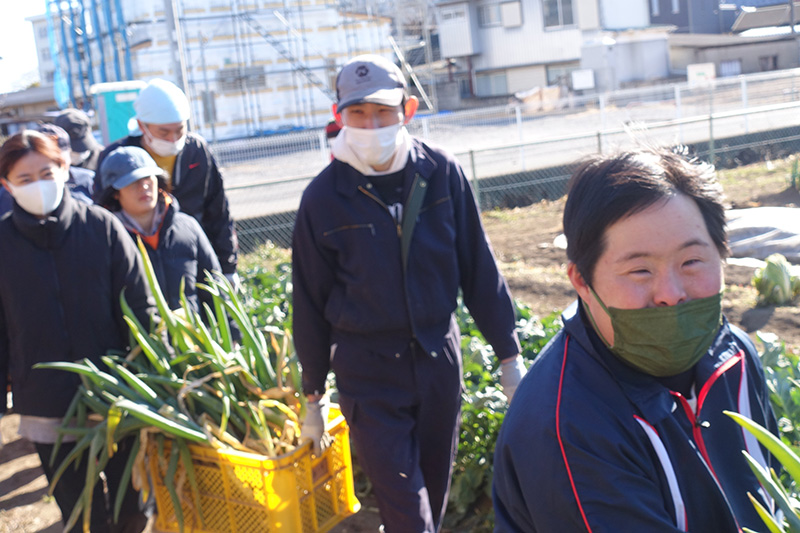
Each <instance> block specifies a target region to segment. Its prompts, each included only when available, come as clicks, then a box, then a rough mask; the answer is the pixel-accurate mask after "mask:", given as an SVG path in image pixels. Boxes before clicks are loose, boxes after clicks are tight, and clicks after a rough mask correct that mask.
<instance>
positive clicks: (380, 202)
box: [358, 185, 427, 353]
mask: <svg viewBox="0 0 800 533" xmlns="http://www.w3.org/2000/svg"><path fill="white" fill-rule="evenodd" d="M358 190H359V191H361V192H362V193H364V194H365V195H366V196H367V197H368V198H371V199H373V200H374V201H376V202H378V205H380V206H381V207H383V209H384V210H386V212H387V213H388V214H389V216H390V217H392V220H394V227H395V229H396V230H397V239H398V243H399V242H400V241H401V240H402V238H403V226H402V221H400V220H397V219H396V218H395V217H394V215H393V214H392V210H391V209H389V206H388V205H386V203H384V201H383V200H381V199H380V198H379V197H378V196H377V195H376V194H374V193H373V192H372V191H370V190H368V189H367V188H366V187H364V186H363V185H359V186H358ZM401 255H402V253H401ZM401 262H402V259H401ZM400 266H401V269H400V271H401V272H403V294H404V295H405V297H406V312H407V313H408V326H409V328H411V338H413V339H414V340H415V341H416V340H417V332H416V330H415V329H414V317H413V316H411V305H410V304H409V301H408V283H407V280H406V277H405V269H404V268H402V266H403V265H400ZM423 351H425V349H424V348H423ZM426 353H427V352H426Z"/></svg>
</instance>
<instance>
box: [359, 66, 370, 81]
mask: <svg viewBox="0 0 800 533" xmlns="http://www.w3.org/2000/svg"><path fill="white" fill-rule="evenodd" d="M367 74H369V69H368V68H367V66H366V65H359V66H358V68H357V69H356V76H358V77H359V78H363V77H364V76H366V75H367Z"/></svg>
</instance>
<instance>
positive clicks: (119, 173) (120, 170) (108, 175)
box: [100, 146, 166, 191]
mask: <svg viewBox="0 0 800 533" xmlns="http://www.w3.org/2000/svg"><path fill="white" fill-rule="evenodd" d="M149 176H162V177H166V173H165V172H164V171H163V170H162V169H161V168H160V167H159V166H158V165H157V164H156V162H155V161H153V158H152V157H150V154H148V153H147V151H146V150H144V149H143V148H139V147H138V146H121V147H119V148H117V149H116V150H114V151H113V152H111V153H110V154H108V156H106V158H105V159H103V163H102V164H101V165H100V183H101V184H102V185H103V190H106V189H107V188H109V187H114V188H115V189H117V190H118V191H119V190H121V189H124V188H125V187H127V186H128V185H130V184H131V183H133V182H135V181H139V180H140V179H142V178H147V177H149Z"/></svg>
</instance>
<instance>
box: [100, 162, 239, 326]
mask: <svg viewBox="0 0 800 533" xmlns="http://www.w3.org/2000/svg"><path fill="white" fill-rule="evenodd" d="M99 174H100V182H101V183H102V186H103V192H102V193H101V194H100V197H99V199H98V203H99V204H100V205H102V206H103V207H105V208H106V209H108V210H109V211H111V212H112V213H114V214H115V215H116V216H117V218H119V220H120V221H121V222H122V224H123V225H124V226H125V228H126V229H127V230H128V233H129V234H130V235H131V237H133V238H134V239H135V238H137V237H138V238H141V239H142V242H143V243H144V245H145V249H146V250H147V255H148V256H149V258H150V262H151V263H152V264H153V269H154V270H155V274H156V279H157V280H158V284H159V286H160V288H161V292H162V293H163V294H164V297H165V298H166V300H167V304H168V305H169V307H170V309H179V308H180V307H181V282H183V284H184V293H185V296H186V301H187V302H188V304H189V306H190V307H191V308H192V310H193V311H195V312H198V313H200V314H201V316H202V317H203V318H204V319H206V318H207V316H206V313H205V311H204V310H203V305H202V304H203V303H205V304H207V305H208V306H209V309H213V308H214V300H213V297H212V296H211V294H210V293H208V292H207V291H204V290H198V289H197V283H198V282H204V281H205V279H206V276H205V272H209V273H215V272H216V273H219V272H221V269H220V266H219V261H218V260H217V256H216V255H215V254H214V249H213V248H212V247H211V243H210V242H209V241H208V237H206V235H205V233H204V232H203V228H201V227H200V224H199V223H198V222H197V221H196V220H195V219H193V218H192V217H190V216H189V215H186V214H184V213H182V212H181V211H180V206H179V203H178V201H177V200H176V199H175V198H174V197H173V196H172V195H171V194H169V186H168V185H167V180H166V173H165V172H164V170H163V169H161V168H160V167H159V166H158V165H156V162H155V161H154V160H153V158H152V157H150V154H148V153H147V151H145V150H144V149H143V148H139V147H138V146H121V147H119V148H117V149H116V150H114V151H113V152H111V153H110V154H108V156H107V157H106V158H105V159H103V163H102V165H100V171H99ZM229 324H230V328H231V332H232V334H233V337H234V338H235V339H236V340H237V341H238V340H240V339H241V335H240V333H239V328H238V326H237V325H236V322H235V321H234V320H233V319H230V320H229Z"/></svg>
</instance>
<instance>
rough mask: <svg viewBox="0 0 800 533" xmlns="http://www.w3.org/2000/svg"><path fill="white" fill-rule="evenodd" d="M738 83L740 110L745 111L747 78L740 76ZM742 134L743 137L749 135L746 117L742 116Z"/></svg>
mask: <svg viewBox="0 0 800 533" xmlns="http://www.w3.org/2000/svg"><path fill="white" fill-rule="evenodd" d="M740 80H741V81H740V83H741V87H742V109H747V78H745V77H744V76H742V77H741V78H740ZM744 133H745V135H746V134H748V133H750V128H749V126H748V123H747V115H746V114H745V115H744Z"/></svg>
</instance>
